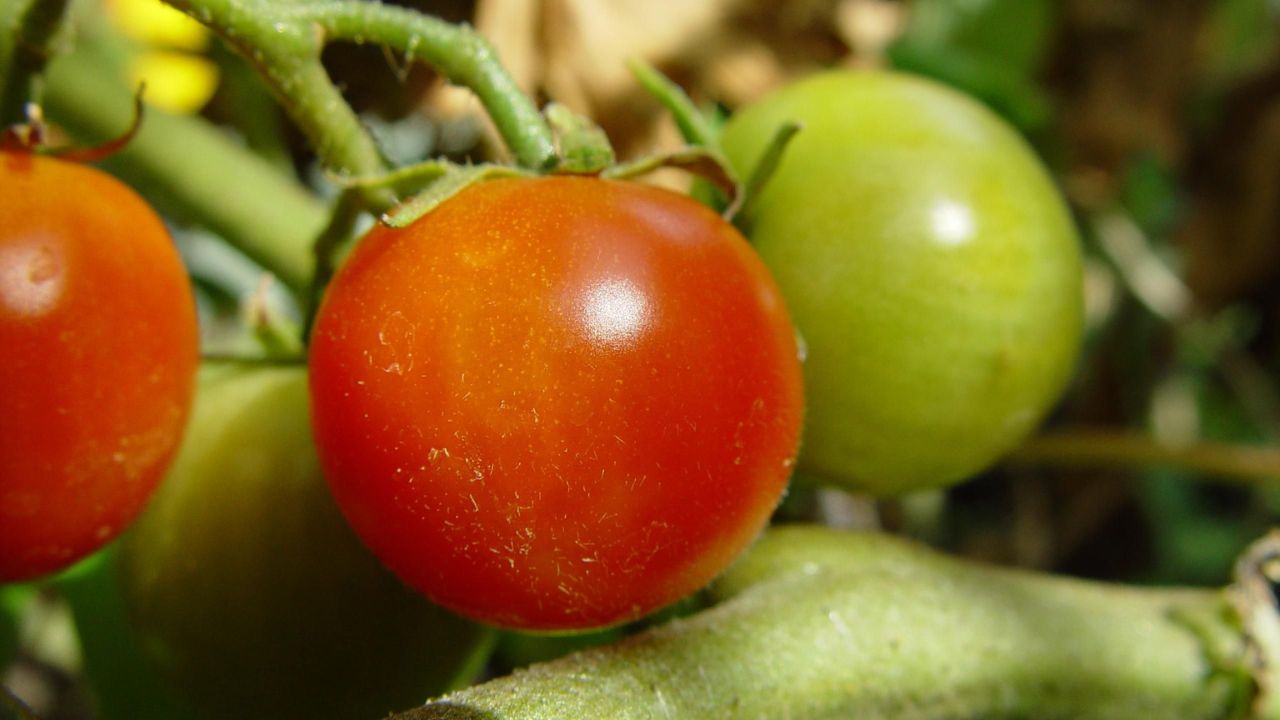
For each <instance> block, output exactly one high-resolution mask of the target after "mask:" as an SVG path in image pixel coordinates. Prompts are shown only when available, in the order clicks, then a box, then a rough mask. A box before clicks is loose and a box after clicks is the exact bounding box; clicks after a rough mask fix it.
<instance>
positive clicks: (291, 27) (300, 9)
mask: <svg viewBox="0 0 1280 720" xmlns="http://www.w3.org/2000/svg"><path fill="white" fill-rule="evenodd" d="M166 1H167V2H169V3H170V4H171V5H173V6H174V7H176V8H178V9H180V10H182V11H184V12H186V13H188V14H189V15H191V16H192V17H194V18H195V19H197V20H199V21H200V22H202V23H204V24H205V25H208V26H210V27H212V28H213V29H214V30H216V31H217V32H218V33H219V34H220V35H222V37H223V38H224V39H225V40H227V42H228V43H230V44H231V45H232V46H233V47H235V48H237V49H238V50H239V51H240V52H241V53H242V54H243V55H244V56H245V57H247V58H249V59H250V60H251V61H253V62H254V63H255V64H256V65H257V67H258V69H259V71H260V72H261V74H262V76H263V77H264V78H266V80H267V83H268V84H269V85H270V86H271V88H272V90H273V91H274V92H275V94H276V96H277V97H278V98H279V99H280V101H281V103H282V104H283V105H284V107H285V110H286V111H287V112H288V113H289V115H290V117H292V118H293V120H294V122H295V123H297V124H298V127H299V128H301V129H302V131H303V133H304V134H305V135H306V136H307V138H308V140H309V141H310V142H311V144H312V146H313V147H314V148H315V150H316V153H317V155H318V156H319V157H320V159H321V162H323V163H324V164H325V166H326V167H328V168H330V169H332V170H335V171H338V172H341V173H345V174H350V175H356V176H360V177H364V176H371V175H375V174H377V173H378V172H380V171H382V170H383V168H384V162H383V159H382V157H381V155H380V154H379V152H378V149H377V146H376V145H375V143H374V141H373V138H372V137H371V136H370V135H369V133H368V132H367V131H366V130H365V129H364V128H363V127H362V126H361V124H360V120H359V118H358V117H356V114H355V112H354V111H353V110H352V109H351V107H350V106H349V105H347V103H346V101H345V100H344V99H343V98H342V95H341V93H340V92H338V89H337V88H336V87H334V86H333V83H332V82H331V81H330V79H329V76H328V74H327V73H326V72H325V69H324V66H323V65H322V64H321V62H320V51H321V50H322V49H323V48H324V45H325V43H326V42H328V41H330V40H350V41H354V42H376V43H380V44H383V45H386V46H389V47H393V48H395V49H397V50H400V51H402V52H404V53H405V55H407V56H408V57H410V58H413V59H415V60H420V61H424V62H427V63H430V64H431V65H433V66H435V67H437V68H438V69H439V70H440V71H441V72H442V73H443V74H444V75H445V76H446V77H447V78H449V79H450V80H451V81H453V82H455V83H458V84H461V85H465V86H467V87H469V88H471V89H472V90H473V91H474V92H475V93H476V95H477V96H478V97H479V98H480V100H481V102H482V103H483V104H484V105H485V108H486V109H487V110H488V111H489V113H490V114H491V115H492V117H493V119H494V123H495V124H496V125H497V127H498V129H499V131H500V132H502V134H503V137H504V138H505V139H506V141H507V142H508V144H509V145H510V146H511V148H512V151H513V152H514V154H515V155H516V157H517V159H518V160H519V162H520V163H521V164H523V165H525V166H526V167H530V168H535V169H539V170H540V169H545V168H548V167H550V166H551V165H553V164H554V160H555V154H554V147H553V145H552V141H551V132H550V130H549V129H548V128H547V125H546V122H545V121H544V120H543V119H542V117H541V115H539V114H538V111H537V108H536V107H534V105H533V103H532V102H531V101H530V100H529V99H528V98H526V97H524V96H523V95H522V94H521V93H520V92H519V89H518V88H517V87H516V85H515V82H514V81H513V80H512V79H511V78H510V76H509V75H508V74H507V72H506V71H505V70H504V69H503V68H502V66H501V65H499V64H498V61H497V58H496V56H495V54H494V52H493V49H492V48H491V47H490V46H489V44H488V43H487V42H486V41H485V40H484V39H483V38H481V37H480V36H479V35H477V34H476V33H475V32H473V31H472V30H470V29H469V28H466V27H459V26H454V25H450V24H449V23H445V22H442V21H440V20H437V19H434V18H431V17H428V16H425V15H422V14H421V13H417V12H414V11H412V10H406V9H404V8H398V7H394V6H389V5H382V4H380V3H369V2H349V1H348V2H308V3H281V2H268V1H267V0H166Z"/></svg>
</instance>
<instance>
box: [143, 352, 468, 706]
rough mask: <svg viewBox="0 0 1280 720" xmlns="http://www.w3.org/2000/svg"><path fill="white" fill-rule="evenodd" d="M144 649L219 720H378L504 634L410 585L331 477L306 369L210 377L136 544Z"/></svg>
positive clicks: (452, 676) (424, 693)
mask: <svg viewBox="0 0 1280 720" xmlns="http://www.w3.org/2000/svg"><path fill="white" fill-rule="evenodd" d="M120 570H121V573H122V586H123V591H124V596H125V600H126V603H127V604H128V607H129V612H130V619H131V621H132V623H133V625H134V626H135V628H136V631H137V634H138V637H139V639H140V644H141V645H142V648H143V651H144V653H145V654H146V655H147V656H148V657H149V658H151V659H152V660H154V661H155V663H156V664H157V665H158V666H159V667H160V668H161V669H162V670H163V672H165V673H166V674H167V675H168V676H169V677H170V678H172V680H173V681H174V683H175V685H177V686H178V688H179V689H180V690H182V691H184V693H185V694H186V695H187V696H188V697H189V698H190V699H191V700H192V702H193V704H196V705H198V706H200V707H202V708H203V709H204V710H205V711H207V712H208V714H209V715H210V716H212V717H227V718H236V719H237V720H239V719H241V718H272V719H281V718H304V717H305V718H321V717H322V718H334V719H336V718H361V719H367V718H375V717H382V716H384V715H385V714H387V713H388V712H391V711H393V710H400V709H404V708H405V707H409V706H412V705H415V704H417V703H420V702H422V701H423V700H425V699H426V698H428V697H430V696H432V695H434V694H437V693H439V692H440V691H442V690H443V689H445V687H446V686H447V685H449V684H450V683H451V682H452V681H454V680H456V679H458V676H459V674H460V673H461V672H463V671H464V670H465V669H466V667H467V666H468V665H474V662H472V661H473V655H475V654H476V653H477V651H478V650H479V649H480V648H481V647H482V646H487V645H489V644H491V643H490V642H489V632H488V631H487V630H485V629H483V628H481V627H479V626H477V625H475V624H473V623H471V622H469V621H466V620H463V619H461V618H458V617H456V616H454V615H452V614H451V613H449V612H447V611H445V610H443V609H441V608H439V607H437V606H435V605H432V604H430V603H429V602H428V601H426V600H425V599H423V598H421V597H420V596H418V595H417V594H416V593H413V592H412V591H410V590H408V589H406V588H405V587H403V586H402V585H401V584H400V582H399V581H398V580H396V579H395V578H394V577H393V576H392V575H391V574H390V573H389V572H387V571H386V570H384V569H383V568H382V567H381V566H380V565H379V564H378V562H377V561H376V560H375V559H374V557H373V556H372V555H371V554H370V553H369V552H368V551H366V550H365V548H364V547H363V546H362V545H361V544H360V543H359V541H358V540H357V539H356V537H355V535H354V533H353V532H352V531H351V530H350V529H349V528H348V527H347V525H346V523H345V521H344V520H343V518H342V515H341V513H340V512H339V511H338V508H337V506H336V505H335V503H334V501H333V499H332V498H331V497H330V495H329V491H328V488H327V486H326V485H325V482H324V479H323V477H322V476H321V474H320V470H319V463H318V460H317V459H316V449H315V446H314V443H313V441H312V439H311V428H310V424H309V422H308V417H307V385H306V375H305V372H304V371H303V369H302V368H254V369H236V370H227V369H223V372H221V373H218V374H213V375H210V374H206V375H205V376H204V377H203V378H202V382H201V384H200V387H199V390H198V394H197V398H196V405H195V408H194V411H193V417H192V421H191V424H190V426H189V427H188V429H187V434H186V436H185V438H184V440H183V444H182V448H181V450H180V451H179V455H178V457H177V459H176V461H175V464H174V466H173V468H172V470H171V471H170V473H169V475H168V477H167V478H166V479H165V481H164V483H163V485H162V486H161V489H160V491H159V493H157V495H156V497H155V498H154V499H153V500H152V502H151V504H150V506H149V507H148V508H147V510H146V511H145V513H144V514H143V516H142V517H141V519H140V520H139V521H138V522H137V524H136V525H135V526H134V527H133V528H132V529H131V530H130V531H129V532H128V533H127V534H126V535H125V538H124V541H123V546H122V547H121V552H120Z"/></svg>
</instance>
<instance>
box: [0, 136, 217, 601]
mask: <svg viewBox="0 0 1280 720" xmlns="http://www.w3.org/2000/svg"><path fill="white" fill-rule="evenodd" d="M0 188H3V192H2V193H0V582H4V581H13V580H23V579H27V578H32V577H36V576H39V575H43V574H46V573H49V572H52V571H54V570H58V569H60V568H63V567H65V566H67V565H69V564H70V563H72V562H74V561H75V560H77V559H79V558H81V557H83V556H85V555H87V554H89V553H90V552H92V551H93V550H96V549H97V548H99V547H101V546H102V545H104V544H106V542H107V541H108V540H110V539H111V538H113V537H115V536H116V535H117V534H118V533H119V532H120V531H121V530H122V529H123V528H124V527H125V526H126V525H127V524H128V523H129V522H130V521H131V520H132V519H133V518H134V516H135V515H136V514H137V513H138V511H140V510H141V509H142V506H143V504H144V503H145V502H146V500H147V498H148V497H149V496H150V494H151V491H152V490H153V489H154V488H155V486H156V484H157V483H158V482H159V480H160V477H161V476H162V475H163V474H164V471H165V469H166V467H167V466H168V463H169V460H170V458H171V456H172V455H173V453H174V451H175V449H176V448H177V445H178V440H179V439H180V437H181V434H182V429H183V425H184V423H185V421H186V418H187V411H188V409H189V407H190V404H191V396H192V389H193V385H194V382H195V368H196V363H197V360H198V332H197V325H196V311H195V301H194V298H193V297H192V293H191V286H190V283H189V282H188V279H187V274H186V271H185V270H184V269H183V266H182V262H181V260H180V258H179V257H178V253H177V252H176V250H175V249H174V247H173V244H172V242H171V241H170V239H169V236H168V234H167V233H166V231H165V228H164V225H163V223H161V221H160V219H159V218H158V217H157V216H156V214H155V213H154V212H153V211H152V210H151V208H150V207H149V206H148V205H147V204H146V203H145V202H144V201H143V200H142V199H141V198H139V197H138V196H137V195H136V194H135V193H134V192H133V191H132V190H130V189H129V188H127V187H125V186H124V185H123V184H121V183H120V182H118V181H116V180H115V179H113V178H111V177H110V176H108V175H106V174H104V173H102V172H100V171H98V170H95V169H93V168H90V167H85V166H82V165H78V164H75V163H70V162H65V161H61V160H56V159H53V158H46V157H39V156H36V155H32V154H28V153H17V152H0Z"/></svg>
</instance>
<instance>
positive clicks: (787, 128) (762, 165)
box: [725, 120, 804, 219]
mask: <svg viewBox="0 0 1280 720" xmlns="http://www.w3.org/2000/svg"><path fill="white" fill-rule="evenodd" d="M803 127H804V126H803V125H801V124H800V123H798V122H795V121H794V120H791V121H787V122H785V123H783V124H781V125H779V126H778V129H777V130H774V131H773V137H771V138H769V144H768V145H767V146H765V149H764V152H762V153H760V159H759V160H756V163H755V165H754V166H753V167H752V168H751V174H750V175H749V176H748V177H747V182H746V184H745V185H743V187H742V192H741V194H740V195H739V196H738V197H739V200H740V202H738V207H737V208H733V207H732V205H731V206H730V210H733V211H734V212H730V210H726V211H725V217H727V218H729V219H733V216H734V215H736V214H737V213H738V212H744V211H746V210H748V209H749V208H750V207H751V203H752V202H754V201H755V199H756V198H757V197H759V195H760V191H761V190H763V189H764V186H765V185H767V184H768V183H769V179H770V178H772V177H773V174H774V173H775V172H777V170H778V164H779V163H781V162H782V155H783V153H784V152H785V151H786V149H787V144H788V143H790V142H791V139H792V138H794V137H795V136H796V133H798V132H800V130H802V129H803Z"/></svg>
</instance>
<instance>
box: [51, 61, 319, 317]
mask: <svg viewBox="0 0 1280 720" xmlns="http://www.w3.org/2000/svg"><path fill="white" fill-rule="evenodd" d="M84 50H85V52H77V53H72V54H69V55H66V56H64V57H61V58H59V59H58V60H57V61H56V62H55V63H53V64H52V65H51V66H50V68H49V75H48V87H47V89H46V93H45V110H46V112H47V113H48V115H49V116H50V118H51V119H52V120H54V121H55V122H57V123H58V124H59V125H61V126H63V127H65V128H66V129H68V130H69V131H71V132H72V133H73V134H74V135H75V136H76V137H77V138H79V139H81V140H83V141H87V142H97V141H101V140H103V139H105V138H110V137H114V136H117V135H119V134H120V133H121V132H122V131H124V129H125V128H127V127H128V126H129V123H130V121H131V119H132V116H133V112H134V105H133V95H132V93H131V91H130V90H129V89H128V88H125V87H123V86H122V85H120V84H119V83H118V81H117V80H115V78H114V76H113V75H112V74H111V72H110V71H109V70H108V69H106V68H105V67H104V65H105V64H104V63H102V62H99V61H98V60H97V59H96V58H95V56H94V55H93V53H92V52H89V51H88V49H87V48H85V49H84ZM104 164H105V165H107V166H108V167H109V168H110V169H111V170H112V171H113V172H115V173H116V174H118V175H120V176H121V177H123V178H124V179H125V180H127V181H128V182H129V183H130V184H131V185H133V186H135V187H137V188H139V189H140V190H141V191H142V192H143V193H144V194H146V196H147V197H148V199H150V200H151V201H152V202H153V203H155V205H156V206H157V208H158V209H159V210H160V211H161V212H163V213H164V214H165V215H167V216H169V217H172V218H174V219H176V220H179V221H186V222H193V223H195V224H198V225H201V226H203V227H206V228H208V229H210V230H212V231H213V232H215V233H217V234H218V235H220V236H222V237H223V238H225V239H226V240H227V241H228V242H230V243H231V244H232V245H234V246H236V247H237V248H239V249H240V250H241V251H243V252H244V253H245V254H246V255H248V256H250V257H251V258H253V259H254V260H255V261H257V262H258V263H259V264H261V265H262V266H263V267H265V268H266V269H267V270H268V271H270V272H271V273H273V274H274V275H275V276H276V277H277V278H278V279H279V280H280V282H281V283H283V284H284V285H285V286H286V287H288V288H289V289H290V290H292V291H293V292H294V293H295V294H296V295H297V297H298V298H300V299H302V298H305V297H306V292H307V289H308V288H309V287H310V282H311V274H312V268H313V266H314V262H313V259H312V255H311V243H312V242H313V241H314V239H315V237H316V235H318V234H319V233H320V231H321V229H323V228H324V226H325V223H326V222H327V219H328V214H327V212H326V210H325V207H324V205H323V204H322V203H320V202H319V201H318V200H316V199H315V198H314V197H313V196H312V195H310V194H309V193H308V192H307V191H306V190H305V189H304V188H303V187H302V186H301V185H299V184H298V183H296V182H295V181H293V180H291V179H288V178H286V177H284V176H282V175H280V174H279V173H278V172H277V171H276V170H275V169H274V168H273V167H272V166H271V165H270V164H269V163H268V162H266V161H265V160H262V159H261V158H259V157H257V156H256V155H254V154H253V153H252V152H250V151H249V150H247V149H245V148H244V147H243V146H241V145H239V144H237V143H236V142H235V141H233V140H232V139H231V138H230V137H229V136H227V135H225V134H224V133H222V132H220V131H218V130H217V129H216V128H214V127H212V126H210V125H208V124H207V123H205V122H203V121H200V120H198V119H195V118H189V117H181V116H176V115H170V114H168V113H165V112H162V111H160V110H155V109H148V110H147V114H146V117H145V119H144V121H143V123H142V129H141V131H140V132H139V133H138V135H137V136H136V137H135V138H134V139H133V140H132V141H131V142H130V143H129V145H128V147H126V148H125V149H124V150H122V151H121V152H119V153H118V154H116V155H114V156H113V157H111V158H110V159H109V160H107V161H106V162H105V163H104Z"/></svg>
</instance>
